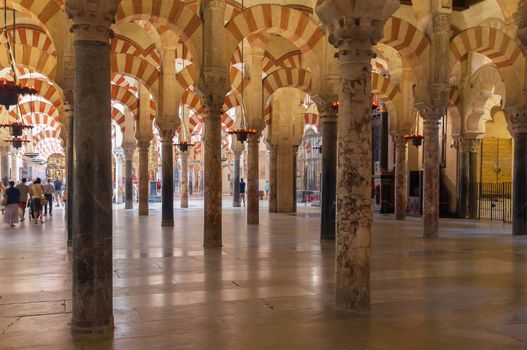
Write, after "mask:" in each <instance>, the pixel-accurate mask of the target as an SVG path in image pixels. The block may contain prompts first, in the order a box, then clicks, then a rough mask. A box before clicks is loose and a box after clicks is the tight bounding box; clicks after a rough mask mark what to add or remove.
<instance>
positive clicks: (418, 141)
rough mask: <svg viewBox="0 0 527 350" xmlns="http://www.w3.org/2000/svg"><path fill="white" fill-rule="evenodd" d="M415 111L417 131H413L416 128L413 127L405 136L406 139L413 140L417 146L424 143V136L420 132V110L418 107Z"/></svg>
mask: <svg viewBox="0 0 527 350" xmlns="http://www.w3.org/2000/svg"><path fill="white" fill-rule="evenodd" d="M414 111H415V132H413V129H414V128H413V127H412V132H410V133H408V134H405V135H404V136H403V137H404V138H405V140H407V141H411V142H412V144H413V145H414V146H415V147H419V146H421V145H422V144H423V139H424V136H423V135H420V134H419V112H418V111H417V109H415V110H414Z"/></svg>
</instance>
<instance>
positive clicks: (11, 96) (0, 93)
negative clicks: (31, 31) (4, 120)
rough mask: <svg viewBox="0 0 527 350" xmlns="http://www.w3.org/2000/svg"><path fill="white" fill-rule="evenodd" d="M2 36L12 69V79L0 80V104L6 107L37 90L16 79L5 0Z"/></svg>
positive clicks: (14, 22) (14, 28)
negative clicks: (23, 84)
mask: <svg viewBox="0 0 527 350" xmlns="http://www.w3.org/2000/svg"><path fill="white" fill-rule="evenodd" d="M2 37H4V39H5V41H6V48H7V55H8V59H9V65H10V66H11V69H12V70H13V76H14V79H13V81H11V80H7V78H2V79H1V80H0V104H1V105H3V106H4V107H5V108H6V109H9V107H11V106H14V105H16V104H18V98H19V97H20V96H24V95H35V94H37V93H38V91H37V90H36V89H35V88H32V87H28V86H22V85H21V84H20V82H19V81H18V74H17V69H16V61H15V55H14V52H13V47H14V45H11V40H10V39H9V34H8V30H7V0H4V29H3V31H2ZM13 44H16V21H15V10H14V9H13Z"/></svg>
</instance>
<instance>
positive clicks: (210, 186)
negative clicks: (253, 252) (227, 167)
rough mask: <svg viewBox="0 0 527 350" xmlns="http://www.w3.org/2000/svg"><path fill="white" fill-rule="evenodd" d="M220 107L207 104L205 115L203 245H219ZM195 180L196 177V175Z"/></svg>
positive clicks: (220, 181)
mask: <svg viewBox="0 0 527 350" xmlns="http://www.w3.org/2000/svg"><path fill="white" fill-rule="evenodd" d="M221 107H222V104H219V103H217V104H211V105H209V106H207V115H206V116H205V137H204V146H205V147H204V149H205V172H204V173H205V174H204V176H205V179H204V186H205V188H204V198H205V216H204V235H203V246H205V247H221V245H222V240H221V194H222V189H221V188H222V185H221V184H222V176H221V114H222V112H221ZM196 181H197V177H196Z"/></svg>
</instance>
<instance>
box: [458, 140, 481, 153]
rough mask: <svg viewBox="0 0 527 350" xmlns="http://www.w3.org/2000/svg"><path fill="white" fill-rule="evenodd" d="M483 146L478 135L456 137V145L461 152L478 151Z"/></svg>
mask: <svg viewBox="0 0 527 350" xmlns="http://www.w3.org/2000/svg"><path fill="white" fill-rule="evenodd" d="M480 146H481V139H480V138H476V137H467V136H464V137H462V136H457V137H454V147H455V148H456V149H457V150H458V151H459V152H469V153H478V152H479V150H480Z"/></svg>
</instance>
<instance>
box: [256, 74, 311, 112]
mask: <svg viewBox="0 0 527 350" xmlns="http://www.w3.org/2000/svg"><path fill="white" fill-rule="evenodd" d="M284 87H294V88H298V89H301V90H302V91H304V92H306V93H308V94H311V93H312V91H311V73H310V72H308V71H307V70H305V69H302V68H282V69H279V70H276V71H274V72H273V73H271V74H269V75H268V76H267V77H265V79H264V81H263V94H264V99H263V102H264V104H265V105H267V104H268V102H269V98H270V97H271V95H272V94H273V93H274V92H275V91H276V90H278V89H280V88H284Z"/></svg>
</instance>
